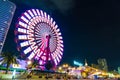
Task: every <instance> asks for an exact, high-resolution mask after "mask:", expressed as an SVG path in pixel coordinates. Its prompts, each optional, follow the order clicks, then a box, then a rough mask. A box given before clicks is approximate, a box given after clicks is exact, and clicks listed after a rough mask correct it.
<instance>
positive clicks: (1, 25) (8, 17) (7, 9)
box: [0, 0, 16, 53]
mask: <svg viewBox="0 0 120 80" xmlns="http://www.w3.org/2000/svg"><path fill="white" fill-rule="evenodd" d="M15 9H16V6H15V4H14V3H12V2H10V1H8V0H0V53H1V51H2V48H3V45H4V42H5V39H6V36H7V33H8V30H9V27H10V24H11V21H12V18H13V15H14V12H15Z"/></svg>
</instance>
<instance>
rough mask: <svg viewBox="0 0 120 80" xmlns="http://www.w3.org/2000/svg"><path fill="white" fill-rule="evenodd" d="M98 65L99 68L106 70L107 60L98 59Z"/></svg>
mask: <svg viewBox="0 0 120 80" xmlns="http://www.w3.org/2000/svg"><path fill="white" fill-rule="evenodd" d="M98 65H99V68H100V69H101V70H104V71H108V66H107V61H106V59H104V58H103V59H98Z"/></svg>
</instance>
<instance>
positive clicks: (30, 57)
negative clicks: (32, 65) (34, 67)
mask: <svg viewBox="0 0 120 80" xmlns="http://www.w3.org/2000/svg"><path fill="white" fill-rule="evenodd" d="M34 56H35V54H34V52H32V53H31V54H30V55H29V57H28V59H29V60H31V59H32V58H33V57H34Z"/></svg>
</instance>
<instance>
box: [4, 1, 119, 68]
mask: <svg viewBox="0 0 120 80" xmlns="http://www.w3.org/2000/svg"><path fill="white" fill-rule="evenodd" d="M10 1H12V2H14V3H15V4H16V6H17V9H16V12H15V15H14V18H13V21H12V24H11V26H10V30H9V32H8V36H7V39H6V42H5V46H4V49H3V51H13V52H15V53H16V54H19V52H17V50H16V43H15V42H14V38H15V36H14V28H15V24H16V23H17V19H18V17H20V16H21V14H22V13H23V12H25V11H26V10H28V9H32V8H38V9H42V10H44V11H46V12H47V13H48V14H50V15H51V16H52V17H53V18H54V20H55V21H56V23H57V24H58V26H59V28H60V29H61V32H62V35H63V38H64V39H63V40H64V46H65V47H64V56H63V59H62V63H64V62H68V63H71V64H73V63H72V61H73V60H77V61H80V62H82V63H84V60H85V59H87V61H88V63H97V59H98V58H106V60H107V62H108V65H109V69H114V68H115V69H117V67H118V66H120V62H119V61H120V58H119V57H120V5H119V4H120V1H119V0H118V1H117V0H10Z"/></svg>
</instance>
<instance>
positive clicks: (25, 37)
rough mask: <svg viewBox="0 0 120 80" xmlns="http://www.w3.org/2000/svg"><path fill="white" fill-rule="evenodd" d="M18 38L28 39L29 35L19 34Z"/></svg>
mask: <svg viewBox="0 0 120 80" xmlns="http://www.w3.org/2000/svg"><path fill="white" fill-rule="evenodd" d="M18 39H20V40H26V39H27V35H18Z"/></svg>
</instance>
